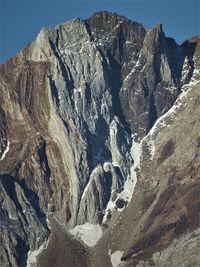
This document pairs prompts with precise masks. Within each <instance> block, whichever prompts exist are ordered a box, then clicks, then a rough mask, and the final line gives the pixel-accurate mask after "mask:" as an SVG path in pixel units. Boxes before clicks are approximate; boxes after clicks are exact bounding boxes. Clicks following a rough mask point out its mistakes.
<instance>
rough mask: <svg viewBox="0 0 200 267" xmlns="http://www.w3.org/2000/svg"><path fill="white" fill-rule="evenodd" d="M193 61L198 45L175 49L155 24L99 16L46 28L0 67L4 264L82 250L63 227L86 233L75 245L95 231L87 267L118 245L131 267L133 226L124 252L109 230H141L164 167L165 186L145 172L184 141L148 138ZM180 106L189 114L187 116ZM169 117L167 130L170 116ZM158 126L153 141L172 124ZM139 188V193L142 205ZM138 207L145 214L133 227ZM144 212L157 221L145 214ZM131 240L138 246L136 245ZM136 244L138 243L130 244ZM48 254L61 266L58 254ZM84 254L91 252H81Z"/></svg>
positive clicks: (192, 77) (193, 71)
mask: <svg viewBox="0 0 200 267" xmlns="http://www.w3.org/2000/svg"><path fill="white" fill-rule="evenodd" d="M199 62H200V61H199V42H198V39H197V40H196V39H195V40H193V41H192V42H191V41H188V42H186V43H185V44H182V45H181V46H179V45H177V44H176V42H175V41H174V40H173V39H170V38H167V37H166V36H165V34H164V32H163V30H162V26H161V25H157V26H155V27H154V28H153V29H152V30H149V31H146V30H145V29H144V28H143V26H142V25H141V24H139V23H135V22H132V21H130V20H129V19H126V18H125V17H122V16H119V15H117V14H114V13H109V12H100V13H96V14H94V15H93V16H91V17H90V18H89V19H86V20H80V19H74V20H71V21H69V22H65V23H63V24H60V25H58V26H57V27H56V28H55V29H51V28H43V29H42V30H41V32H40V33H39V35H38V36H37V38H36V40H35V41H34V42H33V43H32V44H31V45H30V46H28V47H27V48H25V49H24V50H22V52H21V53H20V54H19V55H17V56H16V57H15V58H13V59H11V60H10V61H8V62H7V63H6V64H4V65H2V66H1V67H0V73H1V79H0V90H1V92H0V93H1V94H0V100H1V108H0V126H1V128H0V145H1V146H0V148H1V152H0V159H1V160H0V170H1V175H0V178H1V180H0V181H1V183H0V185H1V189H2V192H3V193H2V194H0V197H1V203H3V204H2V206H1V214H2V216H1V220H2V222H3V223H2V225H3V226H4V227H2V228H1V235H0V237H1V243H2V244H6V242H8V240H9V247H10V248H12V249H9V250H8V248H7V247H6V246H5V245H2V247H1V255H3V256H2V261H3V263H5V265H9V264H11V265H13V266H24V265H25V264H26V262H28V263H30V264H31V261H32V260H33V259H32V258H33V255H36V254H37V251H36V252H34V253H33V251H34V250H37V249H38V248H39V247H40V246H41V244H42V243H43V247H44V246H46V245H44V244H46V243H44V242H46V240H47V239H48V240H49V243H47V245H48V244H49V249H50V251H51V245H52V242H53V241H52V240H54V242H56V241H55V240H62V242H64V244H65V245H66V243H65V242H67V244H68V246H69V247H72V248H73V249H72V252H73V251H80V246H81V247H82V246H83V243H81V242H80V243H79V242H77V243H76V242H75V241H74V239H72V240H71V239H70V238H69V239H68V237H66V239H65V238H64V240H63V239H62V237H63V236H64V237H65V234H66V231H67V233H68V234H69V233H72V234H76V235H78V237H81V236H84V238H83V241H84V240H85V237H87V235H88V236H90V237H91V236H92V235H91V231H98V237H99V238H100V240H96V239H95V240H93V239H91V240H90V241H91V242H92V245H94V244H95V242H97V241H99V243H98V244H97V247H96V249H95V250H94V251H93V252H94V255H92V256H91V258H92V259H93V263H91V264H89V265H87V264H88V263H87V264H86V263H85V266H93V265H94V266H95V267H96V266H98V264H101V266H102V264H104V265H105V266H111V262H110V256H111V258H112V255H113V253H114V252H115V250H116V249H119V250H120V251H122V250H123V251H125V250H126V251H125V255H124V261H125V263H124V264H125V266H129V265H128V264H129V262H128V261H129V260H130V257H131V256H130V255H132V254H133V253H132V250H131V248H130V244H132V243H134V242H135V241H134V240H135V238H133V236H132V234H131V233H134V234H136V235H139V234H141V233H140V229H138V228H137V227H138V226H135V225H134V223H133V224H130V228H134V229H131V232H130V240H129V241H127V242H128V243H126V242H125V241H124V239H123V238H122V237H120V238H122V241H121V244H122V246H123V247H122V248H117V245H116V244H117V240H115V242H114V243H113V244H114V245H113V244H112V242H110V241H109V238H110V240H113V239H115V237H113V236H112V234H111V233H112V231H113V229H114V232H115V233H116V236H118V234H117V233H118V232H117V229H118V227H121V226H119V225H120V222H121V221H122V222H123V225H122V228H123V227H124V229H125V231H123V229H121V231H120V234H119V235H121V234H122V235H124V236H126V238H127V240H128V239H129V237H128V236H127V232H126V226H125V225H127V222H126V216H125V215H127V218H130V221H132V218H135V221H137V222H138V225H139V224H140V223H142V222H141V221H144V222H146V223H147V224H148V220H149V217H148V216H149V215H148V214H149V210H148V209H147V208H148V207H149V206H148V205H150V204H151V200H152V199H154V193H155V190H154V184H155V183H156V184H158V186H156V188H157V189H158V188H159V184H162V185H163V187H162V188H161V191H159V190H158V191H156V193H155V194H157V193H158V198H159V194H161V193H162V192H163V191H162V190H163V188H164V189H166V188H165V184H164V181H168V178H169V177H168V175H166V174H163V173H164V172H165V171H166V172H167V169H165V168H167V167H165V166H163V168H164V169H163V172H162V175H161V177H160V178H159V179H161V180H162V181H163V182H160V181H159V180H158V181H157V180H156V182H155V181H154V180H153V177H154V175H155V177H157V178H156V179H158V176H159V174H160V173H154V170H153V169H151V167H150V166H151V165H152V164H154V165H152V166H155V169H157V167H156V165H155V164H156V163H155V162H157V161H156V160H158V162H164V161H165V159H166V155H167V157H169V158H170V156H171V155H173V153H174V151H175V149H176V147H179V146H180V147H181V145H180V144H178V145H177V146H175V141H173V140H167V139H165V136H163V140H164V141H163V142H166V144H167V146H166V148H165V149H163V150H162V151H164V152H162V153H161V154H160V150H161V149H162V145H161V144H160V143H159V141H158V140H157V139H156V141H155V140H154V138H152V135H151V134H149V135H147V134H148V133H149V132H150V133H151V129H154V128H152V127H153V126H154V125H155V122H156V120H157V119H158V118H160V117H161V116H163V115H164V114H166V112H167V111H168V110H170V108H171V107H172V106H173V104H174V103H175V106H176V105H177V102H175V101H176V99H177V97H178V96H179V95H180V93H181V92H182V91H183V90H186V91H187V89H188V88H190V87H191V86H194V85H195V84H197V82H198V81H199V64H200V63H199ZM196 90H197V89H195V90H194V91H192V92H196ZM195 94H196V93H195ZM190 97H191V98H192V97H194V98H195V95H194V96H192V95H191V96H190ZM196 97H197V98H198V96H196ZM181 99H182V98H181ZM181 101H182V100H181ZM175 106H174V109H176V108H175ZM195 110H196V112H197V109H195ZM189 111H190V109H188V111H187V109H186V111H185V112H186V113H185V116H186V115H187V112H189ZM195 114H196V113H195ZM180 116H181V115H180ZM168 120H169V121H170V122H171V124H173V120H174V117H173V116H172V117H170V118H168ZM158 122H159V120H158ZM194 124H195V125H197V124H198V121H195V122H194ZM177 125H178V122H176V126H177ZM165 126H166V125H163V124H162V121H161V125H160V124H159V127H158V128H159V130H160V131H161V135H162V133H163V132H164V133H165V129H166V127H167V129H171V128H170V127H171V126H170V123H169V124H168V126H166V127H165ZM177 127H179V126H177ZM158 128H157V130H158ZM197 128H198V127H197ZM195 129H196V128H195ZM158 132H159V131H158ZM156 133H157V131H156ZM146 135H147V136H146ZM195 136H196V132H195ZM196 137H197V136H196ZM143 138H144V139H143ZM170 138H171V137H170ZM177 138H178V137H177ZM188 138H190V135H189V137H188ZM172 139H173V138H172ZM141 140H143V141H141ZM163 145H164V143H163ZM159 149H160V150H159ZM180 149H182V147H181V148H180ZM166 151H167V152H166ZM194 152H195V146H194ZM176 153H177V154H178V152H176ZM159 155H160V157H159ZM187 161H188V158H187V157H186V161H185V162H187ZM195 162H196V161H195ZM184 164H186V163H184ZM181 168H183V166H181V165H180V169H181ZM158 170H159V171H160V169H159V168H158ZM145 177H146V178H145ZM148 177H150V178H149V179H147V178H148ZM143 179H144V181H147V182H144V183H143ZM136 182H137V183H136ZM141 184H142V186H141ZM146 184H148V186H149V189H148V188H146ZM145 188H146V189H145ZM11 189H12V190H11ZM140 189H141V192H144V196H143V197H141V199H140ZM157 189H156V190H157ZM133 190H136V191H135V192H136V195H134V194H133V196H134V197H135V198H136V200H134V201H135V202H134V201H133V200H132V193H133ZM145 190H146V191H145ZM148 190H150V191H148ZM11 191H12V192H13V193H12V194H11ZM137 197H139V199H140V200H138V199H137ZM137 201H139V202H137ZM166 201H167V200H166ZM175 201H177V200H176V199H175ZM135 203H136V205H135ZM137 203H139V204H137ZM141 203H142V204H141ZM149 203H150V204H149ZM140 204H141V205H140ZM137 207H138V208H137ZM151 208H152V207H151ZM132 209H133V210H135V213H134V214H133V213H132ZM141 212H142V214H147V215H144V218H143V219H141V221H140V214H141ZM124 214H125V215H124ZM136 214H138V217H137V216H136ZM155 214H156V212H155ZM135 216H136V217H135ZM145 216H146V219H145ZM151 216H152V217H151ZM151 216H150V218H153V219H152V220H154V219H155V218H154V214H153V215H151ZM35 217H36V220H35V219H34V218H35ZM186 217H187V216H186ZM190 218H192V217H190ZM178 220H179V216H178V215H177V221H178ZM155 221H156V219H155ZM4 222H9V223H10V224H11V227H7V226H6V223H4ZM118 223H119V224H118ZM60 225H62V228H60ZM128 225H129V224H128ZM176 225H179V223H177V224H175V227H176ZM161 226H163V224H162V223H161ZM156 227H157V226H156V225H155V229H157V228H156ZM163 227H165V226H163ZM170 227H171V226H170ZM30 229H34V231H32V230H30ZM167 229H168V228H167ZM137 231H138V232H137ZM50 232H51V233H52V235H51V236H50V238H49V234H50ZM64 232H65V234H64ZM158 232H159V231H158ZM164 232H165V231H163V230H162V231H161V233H164ZM102 235H103V237H102ZM139 236H140V235H139ZM157 236H158V242H159V238H160V236H159V234H158V235H157ZM141 237H143V235H142V234H141ZM144 237H145V238H146V239H145V240H147V239H148V238H149V237H148V236H144ZM131 238H133V239H131ZM77 239H78V238H77ZM78 240H79V239H78ZM119 240H120V239H119ZM79 241H80V240H79ZM108 241H109V242H108ZM133 241H134V242H133ZM139 241H141V245H140V248H141V250H143V249H144V248H143V245H142V244H143V243H142V242H143V241H142V240H139ZM139 241H138V242H139ZM147 241H148V240H147ZM74 242H75V243H74ZM104 242H105V243H104ZM106 242H108V246H106V245H105V244H106ZM119 243H120V242H119ZM161 243H162V235H161ZM86 244H88V240H86ZM54 245H55V251H56V243H55V244H53V246H54ZM133 245H134V246H136V247H137V243H136V245H135V243H134V244H133ZM102 246H103V249H102ZM21 247H24V250H23V255H24V257H22V251H21V250H20V248H21ZM63 247H65V246H63ZM83 247H84V246H83ZM101 250H102V251H103V252H102V253H103V254H102V255H104V256H103V258H102V255H101V253H100V251H101ZM147 250H148V248H147ZM28 251H29V254H28ZM48 251H49V250H47V252H48ZM69 251H70V250H69ZM81 251H82V250H81ZM133 251H134V252H135V247H134V249H133ZM155 251H157V250H156V248H155ZM111 252H112V253H111ZM81 253H82V252H81ZM95 253H96V254H95ZM147 254H148V252H147ZM27 255H29V257H28V261H27ZM52 255H54V259H56V261H58V259H57V258H56V254H54V253H53V252H52ZM109 255H110V256H109ZM114 255H115V254H114ZM116 255H122V254H121V253H116ZM145 255H146V254H145ZM52 257H53V256H52ZM64 257H65V256H64ZM66 257H67V258H66V261H67V262H68V264H69V266H74V265H73V260H72V257H73V253H71V256H70V254H69V255H68V256H66ZM82 257H84V259H87V257H88V256H86V254H84V250H83V255H82ZM99 257H100V259H99V261H98V258H99ZM47 258H48V257H47ZM104 258H105V259H104ZM127 259H128V261H127V262H126V260H127ZM34 260H35V258H34ZM61 260H62V259H61ZM71 260H72V264H71V263H70V262H71ZM42 262H43V263H42V264H41V266H49V264H50V262H47V263H45V260H44V259H42ZM52 262H53V261H52ZM102 262H103V263H102ZM105 262H106V263H105ZM45 264H47V265H45ZM70 264H71V265H70ZM77 264H78V263H77ZM80 264H81V263H80ZM92 264H93V265H92ZM95 264H96V265H95ZM130 264H132V263H130ZM57 265H58V266H59V263H58V264H57ZM80 266H81V265H80Z"/></svg>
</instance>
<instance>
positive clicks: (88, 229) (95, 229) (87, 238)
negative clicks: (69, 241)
mask: <svg viewBox="0 0 200 267" xmlns="http://www.w3.org/2000/svg"><path fill="white" fill-rule="evenodd" d="M70 233H71V234H72V235H73V236H76V237H78V238H80V239H81V240H82V241H83V242H84V243H85V244H86V245H87V246H89V247H93V246H95V245H96V244H97V242H98V241H99V239H100V238H101V236H102V229H101V226H100V225H99V224H90V223H88V222H87V223H85V224H82V225H77V226H76V227H75V228H73V229H71V230H70Z"/></svg>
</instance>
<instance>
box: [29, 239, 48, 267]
mask: <svg viewBox="0 0 200 267" xmlns="http://www.w3.org/2000/svg"><path fill="white" fill-rule="evenodd" d="M47 246H48V240H47V241H45V242H44V243H42V245H41V246H40V247H39V248H38V249H37V250H33V251H29V252H28V258H27V262H26V267H37V257H38V256H39V254H40V253H41V252H42V251H43V250H45V249H46V248H47Z"/></svg>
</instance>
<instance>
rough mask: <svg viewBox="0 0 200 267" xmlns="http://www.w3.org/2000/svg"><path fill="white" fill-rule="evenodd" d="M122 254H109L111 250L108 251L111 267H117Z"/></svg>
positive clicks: (117, 252)
mask: <svg viewBox="0 0 200 267" xmlns="http://www.w3.org/2000/svg"><path fill="white" fill-rule="evenodd" d="M123 254H124V252H123V251H120V250H117V251H115V252H114V253H112V254H111V250H109V252H108V255H110V261H111V263H112V266H113V267H117V266H118V265H119V264H120V263H121V262H122V261H121V257H122V255H123Z"/></svg>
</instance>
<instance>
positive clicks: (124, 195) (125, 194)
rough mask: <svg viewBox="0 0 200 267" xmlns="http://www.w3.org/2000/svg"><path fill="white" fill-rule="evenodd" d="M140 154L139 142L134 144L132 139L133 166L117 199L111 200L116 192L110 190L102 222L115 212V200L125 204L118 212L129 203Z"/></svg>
mask: <svg viewBox="0 0 200 267" xmlns="http://www.w3.org/2000/svg"><path fill="white" fill-rule="evenodd" d="M141 152H142V150H141V142H136V141H135V140H134V137H133V141H132V147H131V157H132V159H133V164H132V166H131V168H130V175H128V177H127V179H126V180H125V183H124V186H123V190H122V191H121V192H120V193H117V197H116V198H115V200H113V198H112V195H113V194H114V193H116V192H115V190H112V192H111V198H110V201H109V202H108V204H107V207H106V210H105V215H104V218H103V222H105V221H106V218H107V215H108V214H109V212H112V211H114V210H116V201H117V200H119V199H122V200H124V201H125V202H126V205H124V207H123V208H121V209H119V208H118V211H120V212H121V211H122V210H123V209H124V208H125V207H126V206H127V204H128V203H130V201H131V198H132V195H133V191H134V188H135V185H136V182H137V172H138V171H139V170H140V159H141Z"/></svg>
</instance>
